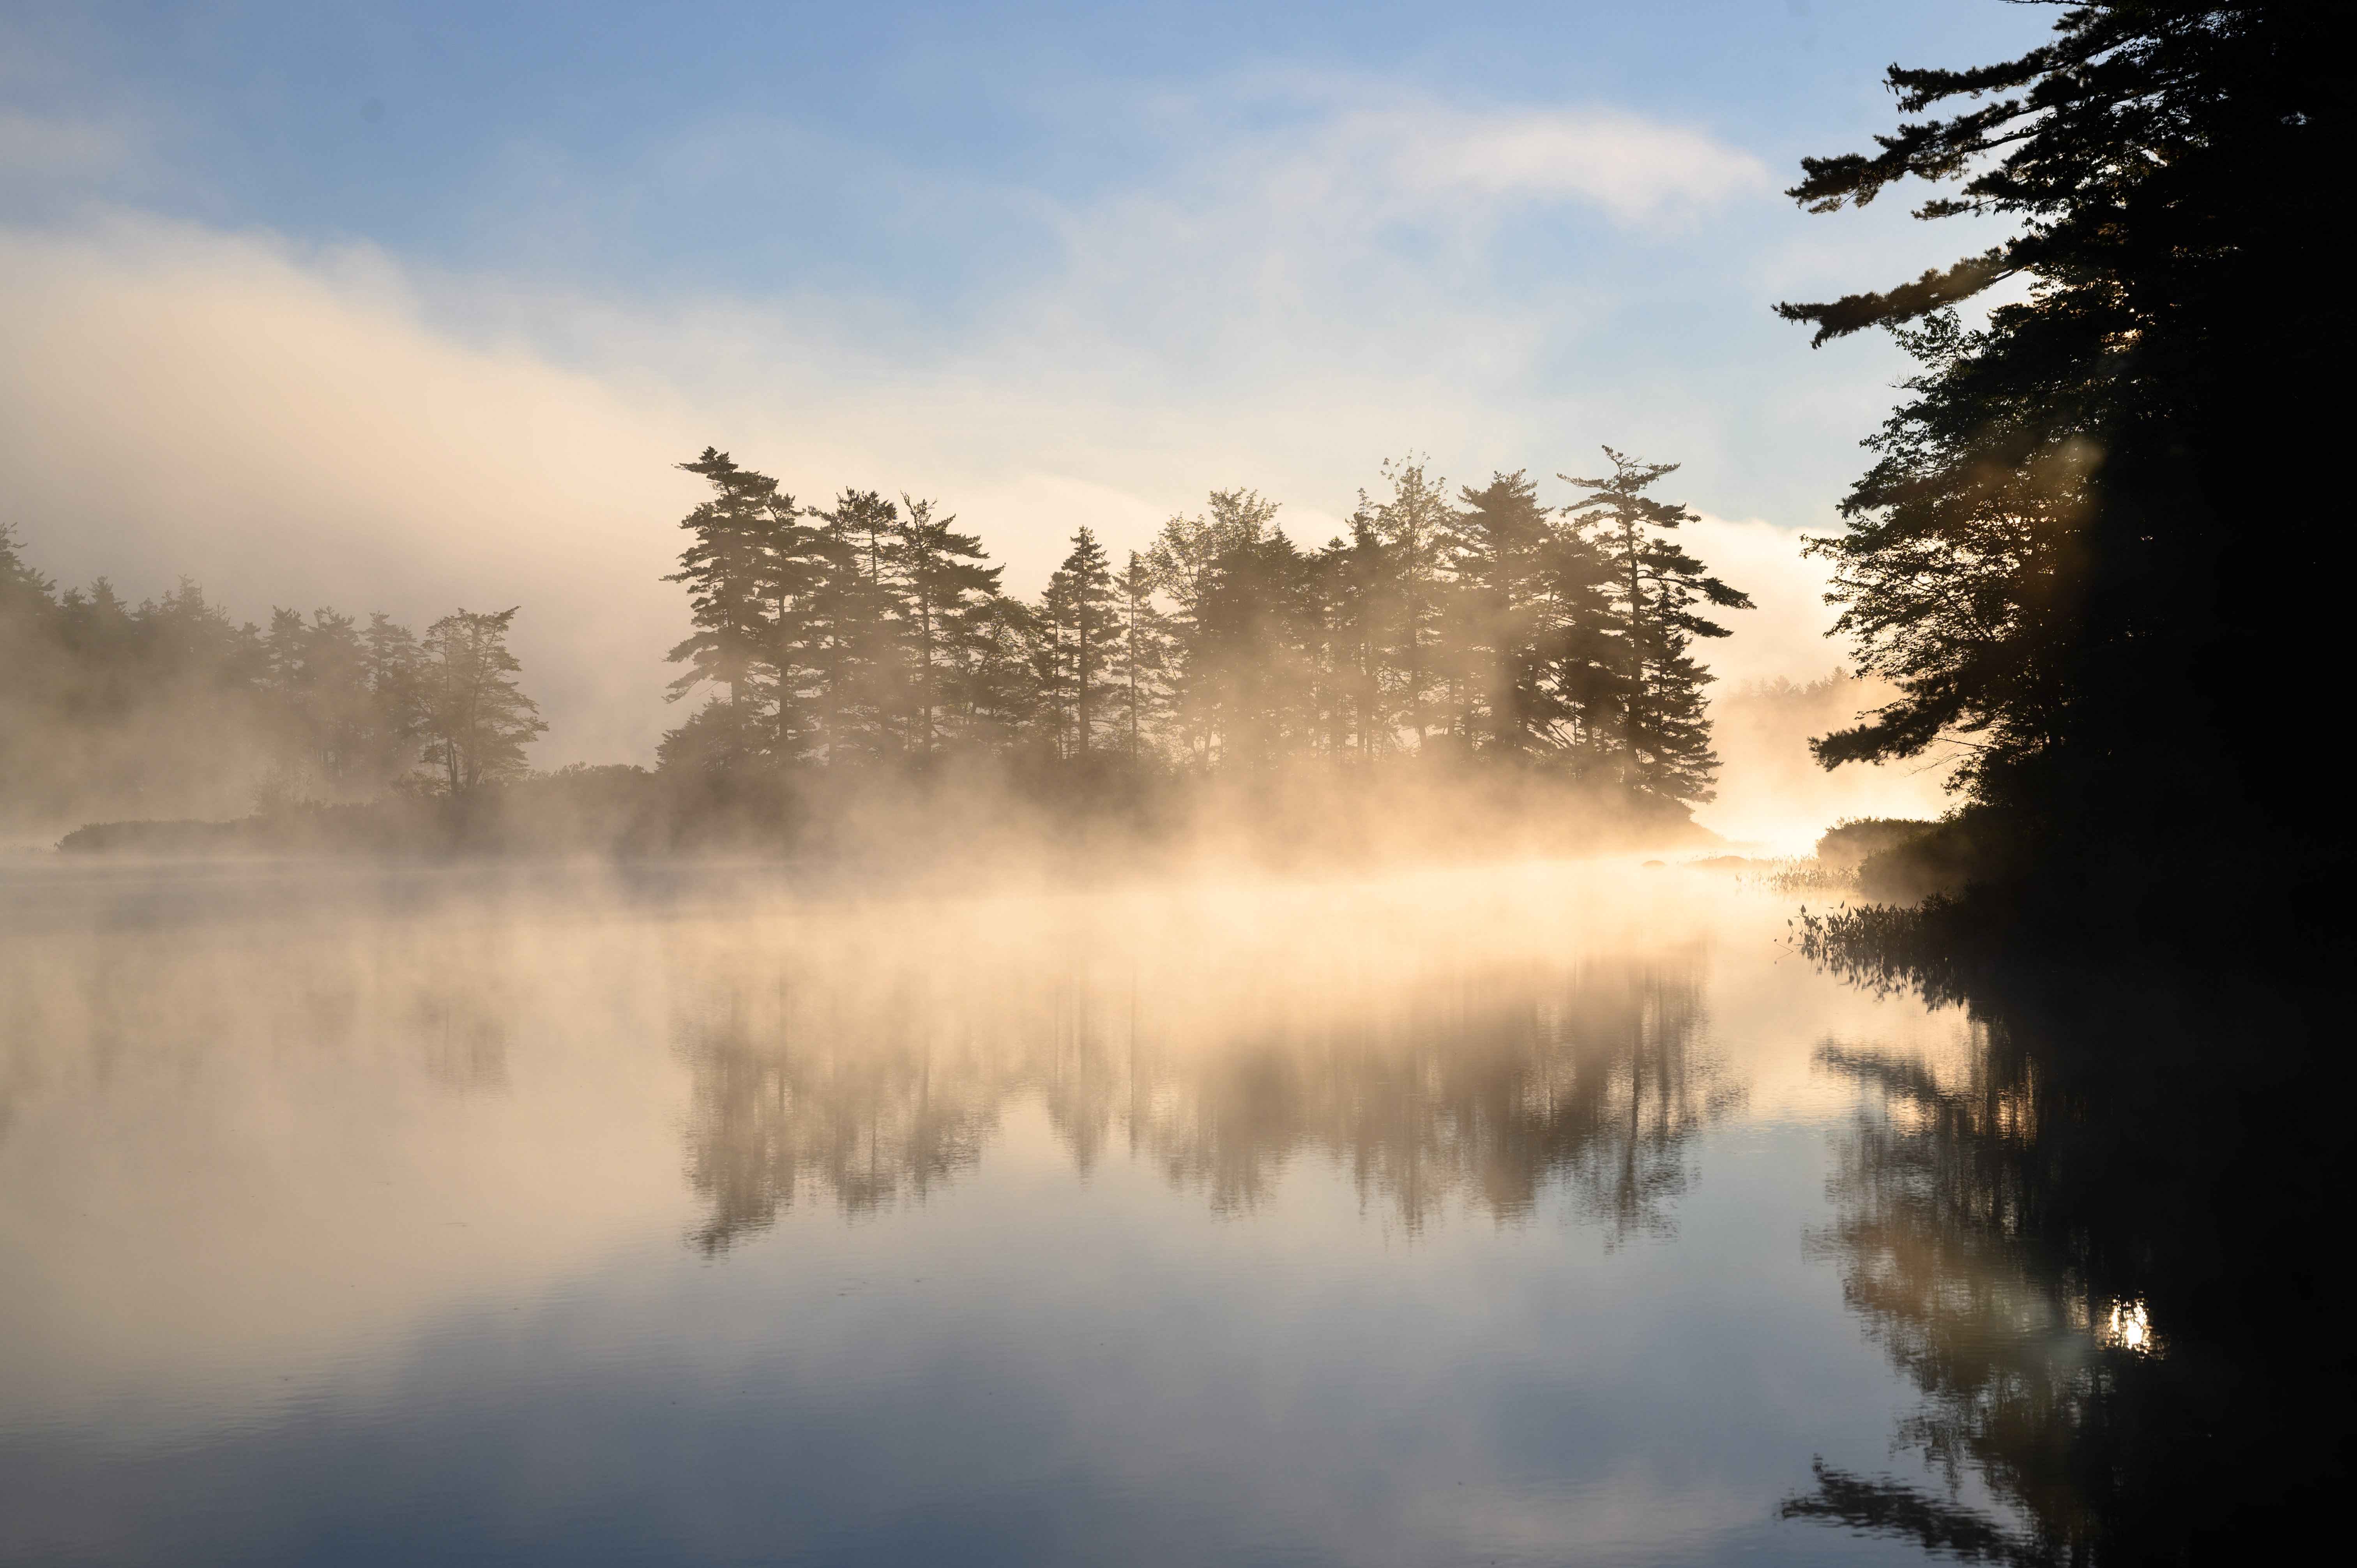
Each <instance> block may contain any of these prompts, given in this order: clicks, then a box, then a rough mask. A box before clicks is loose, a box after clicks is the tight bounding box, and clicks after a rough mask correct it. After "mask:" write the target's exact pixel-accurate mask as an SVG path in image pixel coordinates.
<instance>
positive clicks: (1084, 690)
mask: <svg viewBox="0 0 2357 1568" xmlns="http://www.w3.org/2000/svg"><path fill="white" fill-rule="evenodd" d="M1115 604H1116V600H1115V596H1114V585H1113V571H1112V566H1111V564H1110V563H1109V562H1108V561H1107V560H1106V559H1105V553H1104V546H1103V545H1101V544H1099V543H1098V542H1097V537H1096V534H1095V533H1094V532H1092V530H1090V529H1088V528H1086V527H1083V528H1082V529H1081V530H1080V532H1077V533H1075V534H1073V535H1072V550H1071V554H1069V555H1067V556H1065V557H1064V564H1062V565H1061V566H1060V567H1058V568H1057V569H1056V573H1055V575H1053V576H1052V577H1051V578H1049V585H1048V596H1047V598H1046V600H1045V602H1044V604H1043V608H1044V610H1045V612H1046V619H1047V621H1048V624H1049V626H1050V627H1052V628H1054V630H1055V634H1056V639H1057V640H1056V645H1055V655H1054V656H1055V674H1054V677H1053V679H1054V682H1055V686H1054V689H1055V690H1057V691H1058V692H1060V693H1064V694H1065V695H1066V696H1067V697H1068V699H1069V706H1070V711H1071V726H1072V727H1071V737H1072V738H1071V755H1072V756H1075V757H1085V756H1087V755H1088V754H1089V751H1090V749H1091V746H1092V743H1093V742H1094V740H1095V738H1096V717H1097V710H1098V704H1097V701H1096V699H1097V696H1098V693H1099V688H1100V686H1101V684H1102V683H1101V682H1100V681H1099V679H1098V677H1099V676H1100V675H1102V674H1103V672H1104V670H1105V667H1106V665H1107V664H1108V663H1109V662H1111V660H1112V657H1113V653H1114V646H1115V643H1116V641H1117V627H1118V624H1119V617H1118V615H1117V613H1116V610H1115Z"/></svg>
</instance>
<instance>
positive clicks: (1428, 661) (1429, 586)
mask: <svg viewBox="0 0 2357 1568" xmlns="http://www.w3.org/2000/svg"><path fill="white" fill-rule="evenodd" d="M1425 461H1426V460H1425V459H1422V458H1418V457H1415V456H1405V457H1396V458H1386V459H1384V461H1383V469H1382V472H1383V479H1384V482H1385V483H1386V484H1387V485H1389V487H1390V489H1391V497H1390V499H1387V500H1384V501H1382V502H1379V503H1378V502H1371V501H1370V500H1369V499H1368V498H1367V495H1366V492H1365V491H1363V490H1361V492H1360V493H1359V510H1360V512H1361V514H1364V515H1367V516H1369V517H1371V518H1372V521H1373V524H1374V531H1375V537H1376V538H1377V539H1379V540H1380V541H1382V542H1383V562H1384V564H1385V565H1386V566H1387V567H1388V568H1389V572H1388V574H1387V580H1386V583H1385V588H1386V592H1385V594H1384V599H1385V600H1386V601H1387V603H1386V605H1385V607H1386V608H1387V609H1388V610H1389V611H1390V615H1391V625H1390V628H1389V632H1390V636H1389V639H1388V643H1389V648H1388V653H1389V663H1390V665H1391V668H1392V671H1393V682H1392V684H1393V690H1392V693H1391V704H1392V714H1391V721H1392V722H1393V723H1394V724H1396V725H1398V727H1399V728H1400V729H1402V730H1407V731H1413V732H1414V734H1415V744H1416V745H1417V746H1419V747H1421V746H1423V745H1424V741H1425V737H1426V735H1427V734H1428V733H1430V731H1431V729H1432V726H1433V725H1434V723H1435V722H1436V721H1437V719H1438V718H1439V717H1440V714H1439V704H1438V703H1437V702H1436V701H1435V698H1436V696H1437V685H1438V683H1439V682H1440V681H1441V679H1442V678H1443V675H1444V672H1443V671H1441V670H1440V669H1439V668H1438V667H1437V660H1436V657H1435V655H1436V652H1437V650H1435V649H1434V648H1433V647H1432V646H1431V645H1432V642H1433V635H1434V631H1435V628H1436V623H1437V621H1438V620H1439V618H1440V617H1441V614H1442V601H1443V596H1444V590H1443V575H1444V565H1443V563H1444V557H1445V553H1446V550H1447V538H1448V528H1449V524H1450V521H1451V514H1450V510H1449V506H1448V497H1447V495H1446V493H1445V490H1446V482H1445V481H1444V480H1442V479H1441V478H1439V477H1438V476H1437V475H1434V476H1432V477H1430V478H1426V474H1425Z"/></svg>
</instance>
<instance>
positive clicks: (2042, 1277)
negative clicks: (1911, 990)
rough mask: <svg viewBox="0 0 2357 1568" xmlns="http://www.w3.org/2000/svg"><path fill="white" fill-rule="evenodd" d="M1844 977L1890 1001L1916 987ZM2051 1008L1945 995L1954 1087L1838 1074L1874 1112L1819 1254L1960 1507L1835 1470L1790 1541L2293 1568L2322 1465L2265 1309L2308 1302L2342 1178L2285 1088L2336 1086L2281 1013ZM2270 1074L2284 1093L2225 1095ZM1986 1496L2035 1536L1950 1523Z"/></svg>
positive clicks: (2026, 993) (2094, 983) (2023, 994)
mask: <svg viewBox="0 0 2357 1568" xmlns="http://www.w3.org/2000/svg"><path fill="white" fill-rule="evenodd" d="M1849 967H1850V968H1851V970H1852V971H1853V972H1857V973H1858V974H1859V975H1860V977H1861V978H1862V979H1863V980H1864V982H1865V983H1867V984H1870V985H1878V986H1881V987H1884V988H1889V987H1890V986H1891V985H1893V984H1894V983H1897V982H1899V981H1900V980H1901V979H1902V978H1903V977H1905V976H1906V974H1907V973H1908V966H1907V965H1906V964H1905V963H1903V962H1900V963H1892V964H1889V965H1887V966H1877V965H1875V964H1874V963H1872V962H1871V961H1866V962H1853V963H1852V964H1851V965H1850V966H1849ZM2028 980H2029V983H2021V982H2020V981H2018V980H2009V978H2008V977H2007V976H2006V975H2005V974H2004V973H2002V972H1997V973H1983V974H1979V975H1964V974H1960V973H1959V972H1957V971H1956V970H1955V969H1954V968H1953V967H1952V966H1945V965H1943V966H1939V967H1937V968H1935V969H1934V970H1932V971H1931V972H1928V973H1926V974H1925V975H1924V976H1923V981H1924V984H1925V989H1927V990H1928V991H1931V992H1932V993H1935V994H1945V995H1949V996H1953V997H1955V998H1957V999H1959V1000H1960V1001H1961V1002H1962V1003H1963V1004H1964V1005H1966V1006H1967V1007H1969V1008H1970V1009H1971V1011H1972V1012H1973V1013H1974V1014H1975V1016H1976V1018H1977V1020H1978V1022H1977V1024H1976V1026H1975V1030H1974V1035H1973V1038H1972V1044H1971V1048H1970V1049H1969V1050H1967V1051H1964V1052H1963V1053H1959V1054H1958V1056H1957V1058H1955V1059H1954V1060H1952V1061H1951V1062H1948V1063H1946V1064H1943V1066H1938V1065H1934V1064H1932V1063H1930V1062H1927V1061H1926V1060H1924V1059H1923V1058H1921V1057H1918V1056H1911V1055H1908V1054H1903V1053H1889V1052H1884V1051H1872V1050H1867V1051H1861V1050H1858V1049H1855V1048H1846V1047H1842V1046H1839V1045H1834V1044H1828V1045H1825V1046H1823V1047H1820V1048H1819V1049H1818V1050H1817V1052H1816V1053H1815V1056H1816V1061H1817V1063H1818V1065H1819V1067H1820V1068H1821V1069H1823V1070H1824V1071H1825V1072H1826V1073H1828V1074H1830V1075H1833V1076H1835V1077H1837V1078H1840V1079H1847V1080H1849V1081H1852V1082H1855V1083H1857V1085H1859V1086H1860V1088H1861V1089H1862V1090H1865V1093H1864V1094H1863V1095H1862V1097H1861V1101H1860V1105H1859V1109H1858V1112H1857V1117H1856V1120H1855V1122H1854V1123H1853V1124H1852V1125H1851V1126H1850V1127H1849V1128H1848V1129H1847V1130H1846V1131H1845V1132H1843V1133H1840V1134H1839V1135H1838V1137H1837V1138H1836V1140H1835V1160H1834V1167H1833V1172H1832V1175H1831V1176H1830V1179H1829V1181H1828V1184H1827V1195H1828V1197H1829V1198H1830V1199H1831V1200H1832V1204H1833V1208H1834V1216H1833V1218H1832V1219H1830V1220H1829V1221H1827V1222H1824V1223H1822V1224H1819V1225H1816V1226H1813V1227H1812V1228H1811V1229H1810V1230H1809V1233H1808V1245H1809V1248H1810V1251H1811V1252H1812V1253H1813V1255H1814V1256H1816V1257H1818V1258H1820V1259H1822V1260H1824V1261H1825V1262H1828V1263H1830V1264H1832V1265H1833V1266H1834V1267H1835V1268H1836V1269H1838V1271H1839V1273H1840V1276H1841V1279H1842V1286H1843V1295H1844V1299H1845V1301H1846V1304H1847V1305H1848V1306H1849V1308H1850V1309H1851V1310H1852V1311H1853V1312H1855V1313H1856V1314H1857V1315H1858V1316H1859V1317H1860V1318H1861V1320H1862V1321H1863V1322H1864V1324H1865V1326H1866V1327H1867V1332H1868V1334H1869V1335H1870V1336H1871V1337H1872V1338H1873V1339H1874V1340H1875V1341H1876V1342H1877V1343H1878V1344H1879V1345H1880V1346H1881V1347H1882V1348H1883V1350H1884V1351H1885V1353H1886V1354H1887V1355H1888V1356H1889V1358H1890V1359H1891V1361H1892V1362H1893V1364H1894V1365H1895V1366H1896V1367H1897V1368H1899V1369H1901V1370H1902V1371H1903V1372H1904V1373H1905V1375H1906V1376H1907V1378H1908V1379H1909V1380H1910V1382H1911V1383H1912V1384H1913V1385H1914V1387H1915V1388H1916V1389H1917V1390H1918V1391H1919V1392H1920V1395H1921V1402H1920V1403H1919V1405H1918V1406H1917V1408H1916V1409H1915V1410H1914V1411H1912V1412H1910V1413H1909V1414H1908V1415H1907V1416H1906V1417H1905V1418H1904V1419H1903V1420H1902V1421H1900V1423H1897V1425H1896V1428H1895V1433H1894V1447H1895V1448H1898V1449H1900V1450H1912V1451H1914V1452H1915V1453H1917V1454H1918V1455H1921V1458H1922V1460H1923V1461H1924V1462H1925V1465H1926V1466H1927V1467H1928V1469H1929V1470H1930V1471H1931V1472H1932V1475H1933V1476H1934V1477H1939V1478H1942V1479H1944V1480H1945V1481H1946V1482H1947V1484H1948V1493H1949V1498H1942V1497H1941V1496H1939V1495H1938V1494H1937V1493H1936V1492H1926V1491H1925V1490H1924V1489H1922V1488H1921V1487H1915V1486H1911V1485H1910V1484H1908V1483H1906V1482H1904V1481H1901V1480H1897V1479H1893V1478H1889V1477H1880V1478H1867V1477H1861V1476H1858V1475H1855V1474H1851V1473H1848V1472H1846V1471H1843V1470H1840V1469H1838V1468H1835V1467H1832V1466H1825V1465H1824V1464H1822V1463H1821V1464H1819V1465H1818V1466H1816V1476H1815V1478H1816V1483H1817V1484H1816V1486H1815V1487H1814V1489H1813V1491H1810V1492H1804V1493H1803V1494H1801V1495H1798V1496H1796V1497H1794V1498H1791V1499H1788V1501H1787V1502H1786V1504H1785V1505H1784V1509H1783V1512H1784V1514H1785V1517H1787V1518H1792V1519H1813V1520H1822V1521H1824V1522H1830V1523H1838V1524H1843V1525H1846V1526H1848V1527H1850V1528H1852V1529H1854V1530H1868V1531H1877V1532H1880V1533H1884V1534H1887V1535H1890V1536H1894V1537H1898V1538H1901V1539H1913V1540H1916V1541H1920V1542H1921V1544H1922V1545H1923V1546H1924V1547H1926V1548H1927V1549H1931V1550H1933V1551H1935V1552H1940V1553H1943V1554H1946V1555H1953V1556H1957V1557H1962V1558H1964V1559H1966V1560H1977V1561H1991V1562H2008V1563H2040V1564H2044V1563H2143V1562H2188V1563H2208V1562H2234V1561H2261V1560H2271V1558H2272V1553H2271V1552H2270V1550H2269V1549H2267V1548H2266V1547H2263V1546H2262V1545H2261V1544H2260V1543H2261V1542H2262V1541H2266V1539H2267V1538H2268V1537H2269V1535H2270V1534H2271V1533H2272V1532H2273V1531H2274V1530H2276V1529H2278V1528H2280V1525H2281V1523H2282V1521H2281V1520H2278V1519H2276V1517H2275V1511H2276V1510H2275V1509H2274V1507H2273V1505H2272V1504H2271V1503H2270V1502H2269V1501H2267V1500H2266V1499H2268V1498H2270V1497H2271V1496H2272V1495H2275V1494H2277V1493H2279V1492H2280V1491H2282V1490H2283V1489H2285V1488H2286V1487H2287V1483H2288V1482H2289V1480H2290V1477H2292V1476H2293V1475H2295V1474H2297V1473H2298V1471H2299V1470H2300V1469H2302V1468H2304V1467H2306V1466H2307V1465H2309V1463H2312V1461H2311V1460H2309V1457H2308V1456H2307V1455H2305V1454H2304V1453H2303V1452H2302V1449H2303V1448H2304V1444H2298V1443H2295V1444H2292V1446H2291V1447H2289V1448H2287V1446H2286V1444H2285V1443H2284V1441H2283V1439H2284V1436H2285V1431H2284V1429H2283V1427H2282V1426H2281V1425H2280V1423H2279V1422H2278V1420H2277V1419H2276V1415H2275V1413H2274V1410H2273V1406H2274V1405H2275V1402H2276V1397H2277V1395H2276V1387H2277V1386H2279V1385H2277V1383H2276V1380H2277V1379H2279V1378H2280V1377H2281V1376H2282V1375H2283V1372H2282V1370H2281V1369H2276V1370H2274V1371H2269V1370H2266V1362H2267V1361H2268V1360H2269V1359H2272V1354H2273V1352H2272V1350H2271V1349H2270V1347H2271V1346H2272V1345H2274V1344H2277V1343H2279V1341H2278V1340H2277V1338H2276V1335H2275V1334H2274V1333H2273V1331H2272V1329H2271V1328H2270V1327H2268V1326H2266V1319H2267V1318H2268V1317H2269V1316H2272V1314H2271V1309H2270V1307H2269V1305H2268V1302H2267V1290H2266V1287H2265V1286H2262V1285H2260V1283H2259V1282H2261V1281H2263V1280H2264V1281H2267V1282H2269V1283H2287V1281H2288V1280H2290V1279H2296V1278H2298V1275H2299V1273H2301V1272H2302V1269H2303V1263H2302V1259H2303V1257H2304V1256H2305V1255H2306V1254H2308V1253H2309V1245H2308V1239H2307V1236H2306V1235H2305V1233H2304V1231H2305V1221H2304V1219H2303V1218H2302V1217H2303V1215H2304V1212H2305V1207H2306V1203H2307V1200H2308V1191H2309V1184H2310V1183H2311V1182H2313V1181H2314V1180H2316V1179H2317V1178H2318V1177H2319V1176H2321V1175H2322V1174H2323V1173H2322V1172H2321V1171H2320V1170H2319V1169H2318V1168H2317V1162H2316V1160H2315V1156H2314V1155H2313V1153H2312V1150H2313V1148H2314V1146H2315V1145H2313V1144H2310V1142H2309V1139H2308V1138H2307V1137H2305V1136H2303V1135H2302V1134H2301V1132H2300V1130H2299V1129H2300V1128H2301V1126H2302V1124H2303V1123H2312V1122H2314V1121H2315V1120H2316V1119H2317V1115H2318V1107H2319V1106H2320V1105H2322V1104H2325V1103H2329V1101H2311V1102H2310V1103H2309V1107H2308V1108H2307V1109H2305V1110H2300V1109H2295V1108H2293V1107H2289V1106H2287V1105H2285V1104H2284V1102H2283V1101H2282V1098H2281V1096H2280V1094H2279V1092H2278V1090H2277V1089H2276V1086H2275V1085H2274V1084H2273V1082H2272V1081H2271V1079H2273V1076H2274V1074H2275V1073H2276V1072H2284V1073H2287V1076H2288V1081H2289V1082H2291V1083H2295V1084H2298V1083H2306V1084H2309V1085H2311V1086H2319V1083H2320V1080H2319V1074H2318V1071H2317V1069H2318V1068H2319V1066H2320V1065H2321V1058H2319V1056H2318V1055H2317V1054H2315V1051H2314V1047H2313V1045H2312V1044H2309V1043H2308V1042H2305V1041H2303V1040H2302V1039H2301V1037H2300V1036H2301V1033H2302V1030H2301V1028H2300V1027H2299V1024H2298V1022H2293V1023H2291V1025H2290V1026H2289V1027H2288V1028H2287V1027H2285V1025H2286V1023H2287V1019H2286V1017H2285V1015H2284V1010H2283V1009H2282V1008H2281V1007H2280V1006H2279V1005H2278V1006H2274V1007H2269V1006H2266V1004H2267V1003H2269V1002H2273V1001H2276V1000H2277V999H2276V998H2274V997H2272V996H2268V995H2265V994H2262V995H2261V996H2259V997H2256V998H2254V997H2252V996H2250V995H2249V994H2248V993H2244V994H2243V995H2241V996H2239V997H2237V998H2234V999H2233V1001H2231V1002H2230V1003H2229V1004H2227V1005H2226V1006H2225V1007H2223V1008H2221V1007H2220V1005H2219V1004H2218V1001H2217V999H2216V998H2215V997H2214V996H2213V997H2207V998H2203V999H2201V1001H2199V1002H2196V1001H2194V1000H2193V999H2190V998H2188V997H2186V996H2183V995H2172V994H2171V993H2170V990H2169V985H2168V983H2167V982H2165V981H2159V980H2156V979H2155V978H2152V977H2134V978H2131V979H2130V980H2128V981H2126V982H2123V981H2122V979H2121V978H2120V977H2116V976H2091V977H2071V976H2056V975H2034V976H2030V977H2028ZM2270 989H2272V988H2270ZM2124 991H2125V993H2124ZM2254 1000H2255V1001H2258V1002H2259V1003H2260V1004H2261V1006H2258V1007H2254V1006H2251V1005H2250V1004H2251V1002H2253V1001H2254ZM2236 1003H2239V1004H2240V1005H2236ZM2271 1012H2272V1013H2274V1014H2275V1015H2276V1016H2275V1017H2273V1018H2269V1016H2268V1015H2269V1013H2271ZM2295 1016H2296V1015H2295ZM2263 1020H2264V1021H2263ZM2279 1031H2280V1032H2279ZM2255 1045H2256V1046H2258V1047H2259V1048H2260V1049H2261V1050H2263V1051H2264V1052H2265V1053H2266V1054H2265V1056H2264V1057H2260V1058H2256V1059H2257V1060H2258V1061H2262V1062H2264V1063H2265V1069H2263V1070H2261V1071H2259V1072H2257V1073H2255V1074H2253V1075H2251V1076H2249V1077H2244V1078H2242V1079H2240V1081H2235V1079H2233V1078H2222V1075H2221V1074H2220V1072H2219V1070H2218V1069H2219V1068H2220V1067H2221V1065H2222V1062H2240V1063H2242V1064H2244V1065H2253V1058H2252V1057H2251V1055H2250V1053H2251V1052H2252V1049H2253V1047H2254V1046H2255ZM1943 1068H1944V1069H1943ZM2254 1090H2255V1092H2254ZM2327 1113H2328V1114H2337V1110H2336V1111H2334V1112H2327ZM2246 1271H2247V1272H2246ZM2180 1329H2181V1330H2182V1331H2181V1332H2180ZM2230 1477H2233V1478H2232V1479H2230ZM1967 1480H1969V1481H1972V1482H1974V1483H1976V1484H1977V1485H1978V1486H1979V1487H1984V1488H1986V1491H1987V1492H1988V1493H1989V1494H1991V1495H1992V1496H1993V1497H1994V1498H1996V1500H1997V1501H1999V1502H2000V1503H2001V1504H2002V1505H2005V1507H2006V1510H2007V1512H2009V1513H2011V1514H2012V1515H2013V1517H2014V1518H2015V1519H2016V1520H2019V1521H2020V1528H2018V1529H2007V1528H2004V1527H2001V1526H2000V1525H1998V1524H1996V1523H1995V1522H1992V1521H1991V1520H1988V1519H1986V1518H1984V1517H1981V1516H1979V1515H1976V1514H1975V1513H1974V1512H1972V1511H1971V1510H1969V1509H1959V1508H1956V1507H1954V1506H1953V1502H1952V1501H1951V1500H1949V1499H1951V1498H1953V1494H1954V1492H1955V1489H1956V1488H1957V1487H1958V1486H1959V1485H1960V1484H1962V1483H1964V1482H1965V1481H1967Z"/></svg>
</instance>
